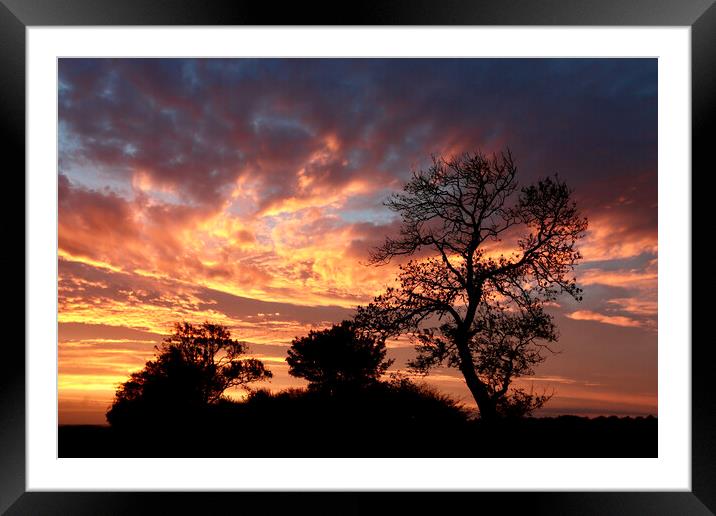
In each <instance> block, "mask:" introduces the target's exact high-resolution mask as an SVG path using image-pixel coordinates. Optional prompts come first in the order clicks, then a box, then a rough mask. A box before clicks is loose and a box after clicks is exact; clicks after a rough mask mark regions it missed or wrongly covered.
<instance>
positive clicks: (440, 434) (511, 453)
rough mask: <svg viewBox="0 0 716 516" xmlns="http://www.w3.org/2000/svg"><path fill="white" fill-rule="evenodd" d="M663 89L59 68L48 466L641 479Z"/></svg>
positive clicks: (606, 66)
mask: <svg viewBox="0 0 716 516" xmlns="http://www.w3.org/2000/svg"><path fill="white" fill-rule="evenodd" d="M658 75H659V60H658V59H657V58H625V57H609V58H586V57H578V58H577V57H575V58H511V57H510V58H508V57H503V58H486V57H480V58H472V57H460V58H449V57H440V58H423V57H413V58H406V57H380V58H378V57H370V58H348V57H343V58H327V57H326V58H324V57H312V58H300V57H287V58H277V57H270V58H269V57H257V58H248V57H241V58H180V57H171V58H99V57H92V58H82V57H60V58H58V59H57V98H56V101H57V138H58V140H57V146H58V147H57V149H58V152H57V202H58V214H57V216H58V219H57V222H58V225H57V333H58V342H57V343H56V345H57V348H56V351H57V421H58V427H57V436H58V455H59V457H60V458H65V457H358V458H360V457H457V458H462V457H498V458H499V457H519V458H531V457H545V458H552V457H555V458H558V457H560V458H561V457H599V458H614V457H627V458H632V457H633V458H641V457H658V456H659V453H658V452H659V447H658V444H659V435H658V416H659V414H658V406H659V403H658V401H659V396H658V372H659V366H660V364H659V363H658V330H659V328H658V324H657V321H658V303H657V299H658V296H657V292H658V289H657V283H658V224H657V222H658V188H657V187H658V181H657V177H658V158H659V155H658V150H659V141H658V129H659V128H658V109H657V108H658V95H659V91H658V90H659V87H658V86H659V77H658ZM53 88H54V87H53ZM48 173H50V174H52V173H53V170H52V168H50V170H49V171H48ZM664 249H665V248H662V251H663V253H662V259H664V260H665V259H666V258H665V256H666V254H665V251H664ZM53 260H54V257H53ZM666 268H667V269H668V267H666ZM662 338H663V335H662ZM52 344H53V343H52V342H50V343H48V345H52ZM661 367H668V364H663V363H662V364H661ZM662 394H663V393H662ZM664 399H665V398H664ZM664 406H665V405H664ZM666 413H667V412H664V414H666ZM52 426H53V428H54V423H53V425H52Z"/></svg>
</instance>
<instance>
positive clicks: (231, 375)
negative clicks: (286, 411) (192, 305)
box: [107, 322, 272, 426]
mask: <svg viewBox="0 0 716 516" xmlns="http://www.w3.org/2000/svg"><path fill="white" fill-rule="evenodd" d="M157 351H158V356H157V358H156V359H154V360H150V361H149V362H147V363H146V365H145V367H144V369H143V370H141V371H139V372H136V373H133V374H132V375H131V376H130V378H129V380H128V381H126V382H124V383H123V384H122V385H121V386H120V387H119V388H118V389H117V392H116V393H115V399H114V402H113V404H112V406H111V407H110V409H109V411H108V412H107V420H108V421H109V423H110V424H111V425H112V426H121V425H123V424H125V423H129V422H140V423H141V422H144V423H147V422H152V421H156V420H159V419H172V418H174V417H175V416H177V417H185V416H186V415H187V414H189V413H191V412H192V411H194V410H197V409H201V408H203V407H206V406H207V405H209V404H212V403H215V402H217V401H218V400H219V399H220V398H221V396H222V395H223V393H224V391H226V389H228V388H230V387H238V386H242V385H245V384H247V383H249V382H254V381H261V380H266V379H268V378H271V376H272V375H271V372H270V371H269V370H267V369H266V368H265V367H264V365H263V363H262V362H261V361H259V360H256V359H253V358H241V356H242V355H243V354H244V353H245V352H246V344H244V343H242V342H239V341H237V340H234V339H232V338H231V334H230V332H229V330H228V328H226V327H225V326H221V325H218V324H210V323H208V322H205V323H203V324H201V325H199V326H194V325H192V324H190V323H188V322H182V323H177V324H176V325H175V331H174V333H173V334H172V335H170V336H169V337H167V338H166V339H165V340H164V342H163V344H162V345H161V346H160V347H158V348H157Z"/></svg>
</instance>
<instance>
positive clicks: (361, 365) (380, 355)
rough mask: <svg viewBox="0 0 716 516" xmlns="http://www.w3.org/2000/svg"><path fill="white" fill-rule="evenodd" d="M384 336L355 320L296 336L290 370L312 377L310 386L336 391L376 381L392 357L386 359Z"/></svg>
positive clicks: (308, 378)
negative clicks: (376, 333) (362, 328)
mask: <svg viewBox="0 0 716 516" xmlns="http://www.w3.org/2000/svg"><path fill="white" fill-rule="evenodd" d="M385 354H386V348H385V341H384V339H383V338H382V337H379V336H377V335H375V334H370V333H367V332H365V331H362V330H361V328H360V327H358V326H357V325H356V324H355V323H354V322H352V321H343V322H342V323H340V324H334V325H333V326H332V327H331V328H328V329H326V330H322V331H311V332H310V333H309V334H308V335H307V336H305V337H300V338H296V339H294V340H293V342H292V344H291V348H290V349H289V350H288V356H287V358H286V362H288V365H289V370H288V372H289V374H291V375H293V376H296V377H299V378H305V379H306V380H308V381H309V389H311V390H319V391H323V392H328V393H335V392H336V391H338V390H341V389H351V388H353V389H355V388H362V387H365V386H367V385H370V384H372V383H375V382H376V381H377V380H378V379H379V378H380V376H381V375H382V374H383V373H384V372H385V371H386V370H387V369H388V367H389V366H390V364H391V363H392V360H385Z"/></svg>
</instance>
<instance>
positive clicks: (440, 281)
mask: <svg viewBox="0 0 716 516" xmlns="http://www.w3.org/2000/svg"><path fill="white" fill-rule="evenodd" d="M516 175H517V167H516V166H515V164H514V162H513V159H512V155H511V154H510V152H509V151H507V152H504V153H502V154H501V155H499V156H493V157H486V156H485V155H483V154H481V153H477V154H465V155H462V156H460V157H458V158H453V159H449V160H448V159H443V158H438V157H434V158H433V163H432V166H430V167H429V168H428V170H427V171H418V172H414V173H413V177H412V178H411V180H410V181H409V182H408V183H407V184H406V185H405V187H404V191H403V192H402V193H398V194H394V195H393V196H391V197H390V198H389V200H388V201H387V202H386V206H387V207H388V208H389V209H391V210H393V211H395V212H397V213H399V214H400V216H401V218H402V226H401V229H400V234H399V236H398V237H397V238H388V239H386V241H385V243H384V244H383V245H382V246H381V247H379V248H377V249H375V250H374V251H373V253H372V254H371V263H373V264H378V265H379V264H385V263H387V262H389V261H390V260H391V259H393V258H395V257H399V256H404V255H407V256H409V255H413V256H414V258H413V259H411V260H410V261H408V262H407V263H406V264H404V265H401V266H400V273H399V276H398V286H397V287H395V288H389V289H387V291H386V292H385V293H384V294H382V295H380V296H378V297H377V298H375V300H374V301H373V302H372V303H371V304H369V305H368V306H366V307H362V308H360V309H359V311H358V315H357V320H358V321H360V323H361V324H363V325H367V326H370V327H372V328H373V329H374V330H378V331H381V332H383V333H385V334H393V335H397V334H401V333H408V334H411V335H412V336H413V337H415V338H416V340H417V346H416V347H417V357H416V359H415V360H414V361H413V362H412V363H411V366H412V367H413V368H414V369H416V370H418V371H421V372H424V373H427V371H428V370H429V369H430V368H432V367H435V366H438V365H441V364H446V365H448V366H451V367H455V368H457V369H459V370H460V371H461V373H462V375H463V377H464V378H465V382H466V383H467V387H468V388H469V389H470V392H471V393H472V395H473V397H474V398H475V401H476V402H477V405H478V408H479V411H480V415H481V417H482V418H484V419H488V420H489V419H494V418H495V417H497V416H498V415H499V414H501V413H503V414H504V413H513V412H518V413H519V412H521V413H527V412H530V411H531V410H533V409H535V408H537V407H539V406H541V405H542V404H543V403H544V402H545V401H546V399H548V398H547V397H546V396H539V395H536V396H535V395H532V394H531V393H527V392H525V391H522V390H518V389H514V388H513V389H510V385H511V383H512V381H513V379H514V378H517V377H519V376H524V375H529V374H533V373H534V369H533V368H534V366H535V365H536V364H538V363H540V362H542V361H543V360H544V359H545V354H544V353H543V351H545V350H549V348H548V347H547V346H548V345H549V343H550V342H553V341H555V340H556V339H557V332H556V328H555V326H554V324H553V321H552V317H551V316H550V315H549V314H547V313H546V312H545V311H544V305H545V303H546V302H549V301H552V300H554V299H556V297H557V296H558V295H559V294H562V293H566V294H568V295H570V296H572V297H574V298H575V299H577V300H581V290H580V288H579V287H578V286H577V284H576V279H575V278H574V277H573V275H572V272H573V270H574V266H575V265H576V263H577V262H578V260H579V259H580V258H581V256H580V254H579V251H578V250H577V249H576V243H577V241H578V240H579V239H580V238H581V237H582V236H583V234H584V231H585V230H586V228H587V220H586V218H583V217H582V216H581V215H580V213H579V211H578V210H577V207H576V204H575V203H574V202H573V200H572V198H571V197H572V194H571V190H570V189H569V188H568V187H567V185H566V184H565V183H564V182H562V181H560V179H559V178H558V177H557V176H555V177H554V178H546V179H543V180H540V181H538V182H537V183H536V184H534V185H531V186H527V187H524V188H521V189H520V188H519V187H518V183H517V180H516Z"/></svg>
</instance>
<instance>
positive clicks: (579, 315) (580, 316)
mask: <svg viewBox="0 0 716 516" xmlns="http://www.w3.org/2000/svg"><path fill="white" fill-rule="evenodd" d="M566 315H567V317H569V318H570V319H574V320H576V321H596V322H600V323H604V324H613V325H614V326H624V327H626V328H636V327H639V326H641V323H639V321H635V320H634V319H630V318H629V317H625V316H622V315H605V314H600V313H597V312H592V311H589V310H577V311H576V312H571V313H568V314H566Z"/></svg>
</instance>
